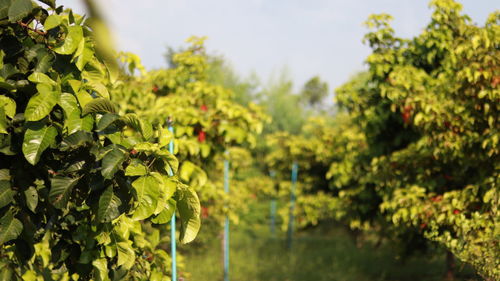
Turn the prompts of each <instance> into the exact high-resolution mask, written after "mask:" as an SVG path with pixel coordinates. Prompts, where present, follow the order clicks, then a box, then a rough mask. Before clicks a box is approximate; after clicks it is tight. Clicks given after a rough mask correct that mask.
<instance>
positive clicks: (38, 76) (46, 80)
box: [28, 72, 57, 86]
mask: <svg viewBox="0 0 500 281" xmlns="http://www.w3.org/2000/svg"><path fill="white" fill-rule="evenodd" d="M28 80H29V81H31V82H33V83H41V84H48V85H51V86H55V85H57V84H56V81H54V80H52V79H51V78H50V77H49V76H47V74H44V73H41V72H33V73H32V74H31V75H30V76H28Z"/></svg>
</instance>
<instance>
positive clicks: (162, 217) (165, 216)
mask: <svg viewBox="0 0 500 281" xmlns="http://www.w3.org/2000/svg"><path fill="white" fill-rule="evenodd" d="M176 205H177V202H176V201H175V200H174V199H173V198H170V199H168V200H167V204H165V205H164V206H163V211H161V212H160V213H159V214H158V215H157V216H155V217H153V218H152V219H151V222H153V223H156V224H164V223H167V222H169V221H170V220H171V219H172V216H173V215H174V213H175V208H176Z"/></svg>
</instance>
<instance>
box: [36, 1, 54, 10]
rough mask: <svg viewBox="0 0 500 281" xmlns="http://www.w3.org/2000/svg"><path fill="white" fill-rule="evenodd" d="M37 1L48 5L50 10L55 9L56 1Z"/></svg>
mask: <svg viewBox="0 0 500 281" xmlns="http://www.w3.org/2000/svg"><path fill="white" fill-rule="evenodd" d="M38 1H40V2H42V3H45V4H47V5H49V7H51V8H52V9H55V8H56V0H38Z"/></svg>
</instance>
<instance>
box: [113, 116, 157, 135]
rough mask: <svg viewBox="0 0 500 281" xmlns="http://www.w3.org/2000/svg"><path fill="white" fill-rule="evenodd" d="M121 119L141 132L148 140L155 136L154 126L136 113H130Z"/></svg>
mask: <svg viewBox="0 0 500 281" xmlns="http://www.w3.org/2000/svg"><path fill="white" fill-rule="evenodd" d="M121 120H122V121H123V122H124V123H125V124H126V125H127V126H129V127H131V128H132V129H134V130H136V131H137V132H140V133H141V135H142V137H143V138H144V139H145V140H147V139H150V138H151V137H152V136H153V127H152V126H151V124H150V123H149V122H147V121H146V120H141V119H139V117H137V115H136V114H134V113H128V114H126V115H125V116H123V117H122V118H121Z"/></svg>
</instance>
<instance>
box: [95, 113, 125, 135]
mask: <svg viewBox="0 0 500 281" xmlns="http://www.w3.org/2000/svg"><path fill="white" fill-rule="evenodd" d="M119 118H120V116H118V115H116V114H113V113H106V114H104V115H103V116H102V117H101V119H100V120H99V123H97V130H98V131H102V130H104V129H106V128H107V127H108V126H109V125H111V124H112V123H113V122H115V121H116V120H118V119H119Z"/></svg>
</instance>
